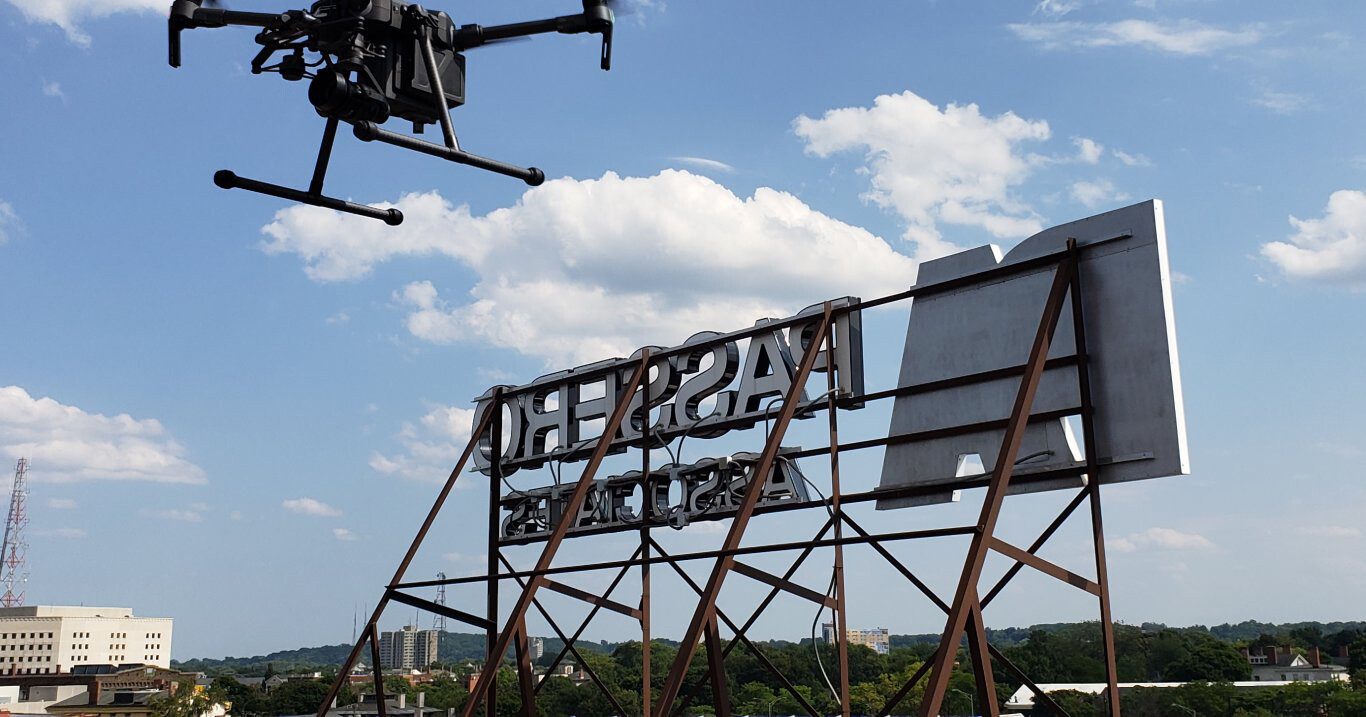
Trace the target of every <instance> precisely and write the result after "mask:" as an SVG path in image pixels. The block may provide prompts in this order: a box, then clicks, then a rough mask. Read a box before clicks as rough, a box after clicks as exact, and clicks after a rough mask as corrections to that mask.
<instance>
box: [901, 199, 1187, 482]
mask: <svg viewBox="0 0 1366 717" xmlns="http://www.w3.org/2000/svg"><path fill="white" fill-rule="evenodd" d="M1068 238H1074V239H1076V240H1077V244H1078V246H1080V247H1082V252H1081V255H1080V256H1081V261H1080V268H1079V272H1080V277H1081V291H1082V308H1083V310H1084V320H1085V322H1086V326H1085V329H1086V342H1087V349H1088V353H1089V354H1090V362H1089V364H1088V366H1089V367H1090V378H1091V394H1092V401H1093V404H1094V407H1095V432H1096V444H1097V445H1096V446H1095V450H1096V451H1097V453H1096V455H1097V456H1098V460H1099V469H1098V472H1099V479H1100V481H1101V482H1102V483H1114V482H1121V481H1131V480H1140V479H1144V478H1158V477H1163V476H1172V475H1183V474H1186V473H1189V472H1190V467H1189V464H1188V457H1187V449H1186V430H1185V413H1184V409H1183V407H1182V402H1181V376H1180V372H1179V370H1178V367H1177V353H1176V328H1175V322H1174V320H1173V318H1172V300H1171V273H1170V270H1169V269H1168V266H1167V238H1166V232H1165V229H1164V226H1163V218H1162V204H1161V202H1159V201H1157V200H1152V201H1148V202H1144V203H1142V204H1135V205H1133V206H1131V207H1125V208H1123V209H1118V210H1115V211H1112V212H1106V213H1104V214H1100V215H1097V216H1094V217H1090V218H1087V219H1082V220H1080V221H1076V222H1072V223H1070V224H1064V225H1062V226H1057V227H1053V228H1051V229H1047V230H1045V231H1043V232H1040V233H1038V234H1035V235H1034V236H1032V237H1030V238H1028V239H1026V240H1024V241H1023V242H1021V243H1020V244H1019V245H1018V246H1016V247H1015V248H1013V249H1011V250H1010V252H1009V253H1007V254H1005V255H1004V256H1002V255H1001V251H1000V249H998V248H997V247H995V246H982V247H978V248H976V249H970V250H968V251H964V252H961V253H958V254H954V255H952V256H947V257H944V258H941V259H936V260H934V261H928V262H925V263H923V264H921V265H920V274H919V278H918V280H917V281H918V283H919V284H920V285H928V284H932V283H937V282H941V281H945V280H949V279H958V278H962V277H968V276H971V275H974V274H978V273H981V272H984V271H987V270H990V269H994V268H997V267H999V266H1007V265H1010V264H1017V263H1020V262H1024V261H1027V260H1030V259H1035V258H1037V257H1040V256H1043V255H1048V254H1053V253H1056V252H1060V251H1063V250H1064V249H1065V248H1066V244H1067V240H1068ZM1054 271H1055V267H1054V266H1052V265H1049V266H1045V267H1043V268H1041V269H1039V270H1037V271H1026V272H1023V273H1019V274H1013V275H1010V276H1007V277H1004V278H1002V277H997V278H995V279H989V280H984V281H982V282H980V283H970V284H969V285H967V286H964V287H961V288H958V289H954V290H951V291H945V292H943V293H934V294H931V295H929V296H924V297H920V298H916V299H915V300H914V301H913V304H912V306H911V316H910V325H909V327H908V329H907V335H906V345H905V349H904V353H903V355H902V364H901V375H900V380H899V385H901V386H909V385H913V384H923V383H926V382H931V381H941V380H946V379H954V378H959V377H963V376H967V375H971V374H975V373H980V372H985V371H993V370H1000V369H1008V368H1010V367H1013V366H1020V365H1022V364H1024V363H1025V362H1026V361H1027V360H1028V355H1029V348H1030V344H1031V343H1032V341H1033V338H1034V335H1035V333H1036V332H1037V330H1038V326H1039V319H1040V317H1041V316H1042V313H1043V308H1044V303H1045V301H1046V299H1047V296H1048V291H1049V287H1050V285H1051V283H1052V280H1053V273H1054ZM1075 352H1076V348H1075V341H1074V336H1073V323H1072V308H1071V304H1070V299H1069V303H1068V304H1067V305H1065V306H1064V307H1063V310H1062V316H1061V320H1060V321H1059V323H1058V328H1057V331H1056V333H1055V334H1054V338H1053V343H1052V346H1051V348H1050V351H1049V357H1050V358H1063V357H1068V356H1072V355H1074V354H1075ZM1019 385H1020V377H1019V375H1015V376H1012V377H1009V378H1004V379H999V380H992V381H985V382H977V383H971V384H968V385H962V386H957V387H953V388H946V389H942V390H938V391H933V392H929V393H917V394H915V395H910V396H901V397H898V398H897V399H896V402H895V404H894V407H893V410H892V420H891V429H890V433H889V435H891V436H897V435H902V434H908V433H918V432H922V431H933V430H937V429H951V428H954V427H959V426H965V425H969V424H975V423H982V422H988V421H999V420H1002V419H1005V418H1008V417H1009V415H1010V412H1011V408H1012V406H1013V403H1014V400H1015V396H1016V393H1017V391H1018V389H1019ZM1079 394H1080V392H1079V388H1078V382H1077V370H1076V366H1075V364H1074V363H1067V364H1066V365H1060V366H1055V367H1053V368H1050V369H1048V370H1046V371H1045V373H1044V375H1043V379H1042V381H1041V383H1040V386H1039V390H1038V394H1037V396H1036V398H1035V399H1034V405H1033V408H1032V414H1033V415H1037V414H1041V413H1047V412H1053V411H1063V410H1067V409H1072V408H1076V407H1078V406H1079V405H1080V395H1079ZM1003 433H1004V431H1003V430H999V429H998V430H987V431H981V432H976V433H969V434H965V435H955V436H951V437H939V438H932V439H928V440H921V441H915V442H909V443H898V444H893V445H889V446H888V447H887V449H886V454H885V458H884V461H883V466H882V480H881V484H880V486H879V487H880V488H884V489H886V488H898V487H904V486H913V485H933V484H936V483H944V482H948V481H950V480H951V479H953V478H954V477H955V476H960V475H962V473H963V468H962V467H963V466H964V465H966V464H970V463H971V459H970V457H972V456H976V457H977V458H979V459H980V461H981V465H982V471H984V472H990V471H992V470H993V468H994V467H995V465H996V461H997V452H998V451H999V450H1000V447H1001V441H1002V438H1003ZM1077 439H1078V437H1077V436H1074V435H1073V433H1072V431H1071V430H1070V429H1069V426H1068V424H1067V422H1066V420H1065V419H1054V420H1048V421H1039V422H1034V423H1031V424H1030V425H1029V427H1028V429H1027V430H1026V432H1025V435H1024V440H1023V443H1022V445H1021V447H1020V452H1019V459H1020V461H1019V464H1018V465H1017V466H1016V468H1015V471H1014V472H1015V475H1017V476H1020V477H1024V476H1027V475H1028V474H1030V473H1033V472H1041V471H1046V470H1050V469H1057V468H1064V467H1073V466H1076V465H1077V463H1078V461H1080V460H1081V453H1080V451H1079V448H1078V445H1077V444H1078V440H1077ZM974 472H975V471H974ZM1080 484H1081V479H1079V478H1070V479H1062V480H1050V481H1042V482H1034V483H1024V484H1022V485H1012V488H1011V490H1012V492H1023V491H1036V490H1053V489H1058V488H1064V487H1068V486H1077V485H1080ZM953 498H954V494H953V492H952V491H951V490H949V489H947V488H946V490H945V491H944V492H942V493H932V494H928V495H918V496H913V497H902V498H892V499H883V500H881V501H879V502H878V508H880V509H887V508H900V507H906V506H911V505H924V504H930V503H942V502H946V501H949V500H952V499H953Z"/></svg>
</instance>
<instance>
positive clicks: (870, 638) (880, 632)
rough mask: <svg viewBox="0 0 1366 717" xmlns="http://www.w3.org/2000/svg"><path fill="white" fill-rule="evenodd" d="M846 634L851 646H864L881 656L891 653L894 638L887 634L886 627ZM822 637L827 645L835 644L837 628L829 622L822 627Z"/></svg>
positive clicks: (853, 631) (849, 630) (851, 630)
mask: <svg viewBox="0 0 1366 717" xmlns="http://www.w3.org/2000/svg"><path fill="white" fill-rule="evenodd" d="M844 633H845V636H846V638H847V639H848V642H849V644H850V645H863V646H864V647H867V648H870V649H872V651H873V652H876V653H877V654H879V655H885V654H887V653H888V652H890V651H891V648H892V637H891V635H889V634H888V633H887V628H885V627H879V628H877V629H874V630H856V629H854V628H849V629H847V630H845V631H844ZM821 635H822V636H823V637H824V638H825V641H826V642H827V643H833V642H834V641H835V626H834V625H833V624H831V623H828V622H827V623H825V624H824V625H821Z"/></svg>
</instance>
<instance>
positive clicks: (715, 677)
mask: <svg viewBox="0 0 1366 717" xmlns="http://www.w3.org/2000/svg"><path fill="white" fill-rule="evenodd" d="M704 634H705V635H706V642H707V673H708V675H709V676H710V678H711V695H712V706H713V707H715V708H716V717H730V685H729V684H727V683H726V666H725V663H724V660H725V657H724V656H723V655H722V654H721V652H722V650H723V649H724V648H722V647H721V631H720V630H719V629H718V628H717V627H716V616H715V615H712V618H711V620H710V621H708V622H707V629H706V631H705V633H704Z"/></svg>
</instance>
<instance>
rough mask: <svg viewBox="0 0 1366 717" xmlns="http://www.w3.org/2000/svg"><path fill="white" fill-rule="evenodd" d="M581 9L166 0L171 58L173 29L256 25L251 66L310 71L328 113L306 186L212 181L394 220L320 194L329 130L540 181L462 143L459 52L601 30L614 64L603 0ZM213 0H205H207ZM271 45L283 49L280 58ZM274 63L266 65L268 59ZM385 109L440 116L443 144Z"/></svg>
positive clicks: (217, 176) (313, 95) (176, 52)
mask: <svg viewBox="0 0 1366 717" xmlns="http://www.w3.org/2000/svg"><path fill="white" fill-rule="evenodd" d="M582 1H583V12H581V13H577V14H574V15H564V16H562V17H554V18H547V19H545V20H533V21H531V22H518V23H512V24H508V25H494V26H491V27H481V26H479V25H461V26H459V27H456V26H455V24H454V23H453V22H452V21H451V18H450V16H449V15H447V14H446V13H444V12H440V11H435V10H427V9H425V8H423V7H422V6H420V5H417V4H414V3H407V2H403V1H402V0H318V2H315V3H313V6H312V7H311V8H310V9H308V10H307V11H304V10H289V11H287V12H283V13H260V12H240V11H234V10H225V9H221V8H214V7H201V6H200V2H199V1H198V0H175V2H174V3H173V4H172V5H171V15H170V19H169V21H168V22H169V26H170V62H171V67H180V31H181V30H184V29H186V28H196V27H225V26H228V25H244V26H248V27H259V28H261V31H260V32H259V33H257V35H256V42H257V43H258V44H260V45H261V51H260V52H258V53H256V57H255V58H253V59H252V61H251V71H252V73H253V74H260V73H262V72H278V73H280V76H281V77H283V78H285V79H286V80H291V81H298V80H302V79H304V78H308V79H309V86H308V101H309V102H311V103H313V107H314V108H315V109H316V110H317V111H318V114H320V115H322V116H323V117H325V118H327V125H326V127H325V128H324V129H323V140H322V147H320V148H319V150H318V160H317V163H316V164H315V165H314V167H313V180H312V182H310V183H309V185H308V191H302V190H298V189H290V188H289V187H282V186H279V185H277V184H269V183H267V182H261V181H258V180H255V179H248V178H246V177H239V176H237V175H236V174H233V173H232V172H230V171H228V170H226V169H222V170H219V171H218V172H216V173H214V175H213V181H214V184H217V185H218V186H220V187H222V188H224V189H232V188H234V187H237V188H241V189H247V190H250V191H253V192H260V193H262V194H269V195H271V196H274V197H279V198H281V199H289V200H292V201H296V202H303V203H305V204H313V205H316V206H319V207H327V208H329V209H337V210H340V211H343V212H350V213H352V214H359V215H361V216H365V217H372V218H374V219H383V220H384V221H385V222H386V223H388V224H391V225H397V224H400V223H402V221H403V213H402V212H400V211H398V210H397V209H379V208H377V207H371V206H366V205H364V204H356V203H354V202H348V201H345V200H342V199H337V198H335V197H328V196H324V195H323V193H322V189H323V177H324V175H326V174H327V161H328V158H329V157H330V156H331V154H332V142H333V140H334V139H336V136H337V124H338V123H340V122H347V123H348V124H350V125H351V126H352V128H353V131H354V133H355V135H356V137H357V138H358V139H360V140H363V141H365V142H371V141H374V140H378V141H380V142H385V143H388V144H392V145H396V146H399V147H405V148H407V149H411V150H416V151H418V152H423V153H425V154H430V155H432V156H434V157H440V158H442V159H447V160H450V161H452V162H458V163H460V164H468V165H470V166H473V167H479V168H480V169H487V170H489V171H491V172H497V173H499V174H505V175H507V176H509V177H516V178H518V179H521V180H522V181H524V182H526V183H527V184H529V185H531V186H533V187H534V186H537V185H539V184H540V183H542V182H544V181H545V173H544V172H542V171H541V170H539V169H536V168H535V167H527V168H525V169H524V168H522V167H516V166H513V165H510V164H505V163H503V162H499V161H497V160H493V159H488V158H486V157H480V156H477V155H473V154H470V153H468V152H465V151H463V150H461V149H460V144H459V141H458V140H457V139H456V137H455V128H454V127H453V126H452V125H451V117H450V110H451V108H452V107H458V106H460V105H462V104H464V103H465V56H464V55H462V54H460V53H461V52H463V51H465V50H468V49H471V48H474V47H479V46H480V45H485V44H488V43H492V42H498V41H500V40H508V39H512V38H518V37H524V36H527V35H535V34H539V33H545V32H559V33H564V34H574V33H583V32H587V33H597V34H600V35H602V58H601V64H602V69H604V70H607V69H610V68H611V63H612V21H613V17H612V11H611V9H610V8H609V7H608V0H582ZM210 2H212V0H210ZM276 53H283V54H282V55H281V56H280V57H279V58H278V60H277V59H274V58H275V56H276ZM268 62H274V64H267V63H268ZM391 117H401V118H403V119H405V120H409V121H411V122H412V123H413V131H414V132H415V133H421V132H422V130H423V127H425V126H426V125H429V124H434V123H440V124H441V131H442V134H444V135H445V140H446V141H445V144H444V145H442V144H434V143H432V142H426V141H423V140H420V139H417V138H415V137H410V136H408V135H406V134H400V133H398V132H391V131H389V130H386V129H381V128H380V125H381V124H384V123H385V122H386V121H387V120H388V119H389V118H391Z"/></svg>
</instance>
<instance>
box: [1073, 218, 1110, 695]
mask: <svg viewBox="0 0 1366 717" xmlns="http://www.w3.org/2000/svg"><path fill="white" fill-rule="evenodd" d="M1067 252H1068V255H1069V256H1070V257H1071V258H1072V262H1073V264H1074V265H1076V266H1077V270H1076V271H1073V272H1072V282H1071V288H1072V332H1073V337H1074V343H1076V353H1077V384H1078V386H1079V388H1080V389H1081V390H1080V392H1081V433H1082V442H1083V443H1084V444H1085V446H1086V478H1087V481H1086V492H1087V494H1088V497H1089V498H1090V507H1091V541H1092V545H1093V546H1094V548H1095V554H1096V583H1097V597H1098V598H1100V635H1101V650H1102V652H1103V653H1104V654H1103V655H1102V656H1103V657H1104V659H1105V691H1106V696H1105V699H1106V702H1108V703H1109V713H1110V717H1119V669H1118V667H1117V666H1116V665H1115V626H1114V623H1113V622H1112V621H1111V616H1110V578H1109V572H1108V571H1107V570H1106V565H1105V529H1104V527H1103V525H1102V522H1101V513H1100V475H1099V473H1100V465H1099V460H1100V456H1098V455H1097V453H1096V426H1095V414H1096V409H1095V406H1094V405H1093V404H1092V403H1091V399H1092V396H1091V368H1090V358H1089V354H1088V352H1087V348H1086V316H1085V312H1084V311H1083V309H1082V300H1081V297H1082V294H1081V268H1080V266H1081V254H1080V250H1079V248H1078V246H1077V240H1076V239H1068V240H1067Z"/></svg>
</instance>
